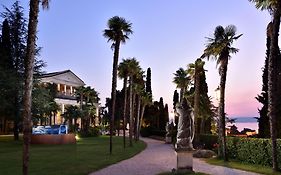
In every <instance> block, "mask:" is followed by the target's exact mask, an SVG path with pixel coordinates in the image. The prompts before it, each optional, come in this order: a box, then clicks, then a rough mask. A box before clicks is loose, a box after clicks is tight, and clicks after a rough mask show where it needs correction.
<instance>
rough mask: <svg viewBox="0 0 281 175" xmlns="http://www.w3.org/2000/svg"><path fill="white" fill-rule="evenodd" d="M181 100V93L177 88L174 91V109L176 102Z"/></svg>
mask: <svg viewBox="0 0 281 175" xmlns="http://www.w3.org/2000/svg"><path fill="white" fill-rule="evenodd" d="M178 102H179V93H178V91H177V90H175V91H174V96H173V109H176V104H177V103H178Z"/></svg>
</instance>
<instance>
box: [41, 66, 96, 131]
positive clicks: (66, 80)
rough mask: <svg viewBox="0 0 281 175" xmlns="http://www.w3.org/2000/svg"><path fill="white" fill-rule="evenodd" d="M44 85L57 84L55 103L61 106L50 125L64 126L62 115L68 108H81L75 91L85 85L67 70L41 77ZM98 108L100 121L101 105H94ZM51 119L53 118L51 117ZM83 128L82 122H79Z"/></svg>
mask: <svg viewBox="0 0 281 175" xmlns="http://www.w3.org/2000/svg"><path fill="white" fill-rule="evenodd" d="M40 81H41V82H42V83H51V84H56V86H57V95H56V97H55V102H56V103H57V104H58V105H59V107H60V110H59V111H58V112H57V113H56V114H55V116H53V119H52V120H49V121H51V123H50V122H48V123H47V124H49V125H54V124H62V123H63V122H64V118H63V117H62V115H61V114H63V113H64V112H65V108H66V106H70V105H73V106H79V103H78V102H77V98H76V96H75V90H76V89H77V88H78V87H81V86H84V85H85V83H84V81H83V80H81V79H80V78H79V77H78V76H77V75H75V74H74V73H73V72H72V71H71V70H65V71H60V72H52V73H46V74H43V75H42V76H41V77H40ZM94 105H95V107H96V109H97V110H96V115H95V116H96V117H95V119H98V115H99V104H98V103H96V104H94ZM50 117H51V116H50ZM77 122H78V123H79V124H80V126H81V123H80V122H81V121H80V120H78V121H77ZM92 123H98V121H92Z"/></svg>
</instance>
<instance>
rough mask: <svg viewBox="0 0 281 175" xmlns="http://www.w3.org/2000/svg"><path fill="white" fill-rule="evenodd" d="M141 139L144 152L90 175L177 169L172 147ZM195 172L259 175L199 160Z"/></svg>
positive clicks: (151, 174) (128, 174) (137, 174)
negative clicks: (143, 144)
mask: <svg viewBox="0 0 281 175" xmlns="http://www.w3.org/2000/svg"><path fill="white" fill-rule="evenodd" d="M141 139H142V140H143V141H144V142H146V144H147V147H146V149H145V150H144V151H142V152H141V153H139V154H138V155H136V156H134V157H132V158H130V159H127V160H124V161H121V162H119V163H117V164H114V165H111V166H109V167H107V168H104V169H101V170H99V171H96V172H93V173H91V174H90V175H111V174H114V175H124V174H126V175H155V174H159V173H162V172H169V171H172V169H174V168H176V154H175V151H174V148H173V146H172V145H170V144H165V143H164V142H163V141H159V140H153V139H149V138H141ZM193 170H194V171H195V172H202V173H206V174H211V175H258V174H257V173H251V172H246V171H242V170H237V169H231V168H226V167H222V166H216V165H210V164H208V163H205V162H204V161H203V160H201V159H197V158H194V159H193Z"/></svg>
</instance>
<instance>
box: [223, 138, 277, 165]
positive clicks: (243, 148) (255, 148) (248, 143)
mask: <svg viewBox="0 0 281 175" xmlns="http://www.w3.org/2000/svg"><path fill="white" fill-rule="evenodd" d="M227 145H228V153H229V158H232V159H236V160H239V161H241V162H247V163H252V164H259V165H266V166H269V165H270V166H271V165H272V148H271V147H272V146H271V141H270V140H269V139H261V138H241V137H228V138H227ZM277 149H278V150H281V140H278V141H277ZM278 164H279V165H281V154H280V153H279V154H278Z"/></svg>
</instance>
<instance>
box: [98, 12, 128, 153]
mask: <svg viewBox="0 0 281 175" xmlns="http://www.w3.org/2000/svg"><path fill="white" fill-rule="evenodd" d="M107 27H108V29H105V30H104V32H103V36H104V37H105V38H107V39H108V42H110V41H111V42H112V45H111V48H112V49H114V55H113V68H112V88H111V99H112V113H111V122H110V148H109V149H110V150H109V151H110V154H112V134H113V127H114V112H115V98H116V85H117V66H118V58H119V49H120V44H121V43H126V40H128V39H129V35H130V34H132V33H133V31H132V23H130V22H129V21H127V20H126V19H125V18H122V17H119V16H114V17H112V18H110V19H109V20H108V22H107Z"/></svg>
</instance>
